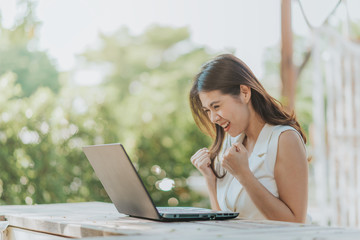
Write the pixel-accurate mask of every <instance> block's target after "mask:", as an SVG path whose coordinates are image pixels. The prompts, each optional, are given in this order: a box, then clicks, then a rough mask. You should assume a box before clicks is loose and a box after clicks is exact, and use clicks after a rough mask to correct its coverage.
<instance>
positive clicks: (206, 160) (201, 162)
mask: <svg viewBox="0 0 360 240" xmlns="http://www.w3.org/2000/svg"><path fill="white" fill-rule="evenodd" d="M210 164H211V160H210V157H209V156H207V157H205V158H202V159H201V160H199V165H200V166H202V165H206V166H207V167H209V166H210Z"/></svg>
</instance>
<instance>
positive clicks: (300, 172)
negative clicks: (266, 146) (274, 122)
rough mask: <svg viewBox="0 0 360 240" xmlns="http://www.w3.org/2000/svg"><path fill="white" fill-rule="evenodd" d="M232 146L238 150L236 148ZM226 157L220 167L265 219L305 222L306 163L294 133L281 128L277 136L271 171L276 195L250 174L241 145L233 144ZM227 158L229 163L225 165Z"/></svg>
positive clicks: (298, 139) (297, 137) (303, 152)
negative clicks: (275, 185)
mask: <svg viewBox="0 0 360 240" xmlns="http://www.w3.org/2000/svg"><path fill="white" fill-rule="evenodd" d="M236 148H237V149H238V150H239V152H237V151H236ZM236 156H237V157H236ZM239 156H240V157H239ZM226 158H227V161H226V163H225V165H226V166H224V167H225V168H227V169H228V171H230V173H232V174H233V176H234V177H236V178H237V180H238V181H239V182H240V183H241V184H242V185H243V186H244V188H245V190H246V191H247V193H248V194H249V196H250V198H251V200H252V201H253V202H254V204H255V205H256V207H257V208H258V209H259V211H260V212H261V213H262V214H263V215H264V216H265V217H266V218H268V219H271V220H279V221H290V222H305V220H306V210H307V191H308V182H307V179H308V166H307V160H306V153H305V149H304V147H303V144H302V141H301V139H300V137H299V136H298V134H297V133H296V132H294V131H285V132H284V133H282V134H281V135H280V137H279V144H278V153H277V159H276V164H275V170H274V171H275V172H274V175H275V181H276V184H277V187H278V191H279V198H276V197H275V196H274V195H272V194H271V193H270V192H269V191H268V190H267V189H266V188H265V187H264V186H263V185H262V184H261V183H260V182H259V181H258V180H257V179H256V178H255V177H254V175H253V174H252V172H251V171H250V169H249V167H248V160H247V151H246V149H245V147H244V146H243V145H242V144H238V145H236V147H235V146H234V148H232V149H231V150H230V151H229V153H228V155H227V156H226ZM224 159H225V158H224ZM230 161H231V163H232V164H229V163H230ZM234 163H235V164H234ZM223 164H224V162H223ZM229 169H231V170H229Z"/></svg>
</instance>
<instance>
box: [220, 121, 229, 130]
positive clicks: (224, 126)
mask: <svg viewBox="0 0 360 240" xmlns="http://www.w3.org/2000/svg"><path fill="white" fill-rule="evenodd" d="M221 127H222V128H224V131H225V132H227V131H229V128H230V122H227V123H225V124H223V125H221Z"/></svg>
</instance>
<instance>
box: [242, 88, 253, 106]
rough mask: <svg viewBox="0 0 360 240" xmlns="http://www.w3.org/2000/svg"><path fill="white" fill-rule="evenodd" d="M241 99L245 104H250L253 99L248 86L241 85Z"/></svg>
mask: <svg viewBox="0 0 360 240" xmlns="http://www.w3.org/2000/svg"><path fill="white" fill-rule="evenodd" d="M240 98H241V100H243V102H245V103H248V102H249V101H250V99H251V88H250V87H248V86H246V85H240Z"/></svg>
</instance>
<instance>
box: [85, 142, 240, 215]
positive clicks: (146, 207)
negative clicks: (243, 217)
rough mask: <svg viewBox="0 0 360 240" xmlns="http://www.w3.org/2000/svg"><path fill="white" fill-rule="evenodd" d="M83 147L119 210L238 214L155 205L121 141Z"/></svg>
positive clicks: (133, 212) (152, 213)
mask: <svg viewBox="0 0 360 240" xmlns="http://www.w3.org/2000/svg"><path fill="white" fill-rule="evenodd" d="M83 151H84V153H85V155H86V157H87V158H88V160H89V162H90V164H91V165H92V167H93V169H94V171H95V173H96V175H97V177H98V178H99V179H100V181H101V183H102V185H103V186H104V188H105V191H106V192H107V194H108V195H109V197H110V199H111V201H112V202H113V203H114V205H115V207H116V209H117V210H118V211H119V212H120V213H124V214H127V215H130V216H133V217H140V218H146V219H152V220H158V221H184V220H213V219H217V220H219V219H230V218H235V217H237V216H238V215H239V213H235V212H225V211H214V210H211V209H206V208H194V207H158V208H157V207H155V205H154V202H153V200H152V199H151V197H150V195H149V193H148V192H147V190H146V189H145V186H144V184H143V182H142V180H141V178H140V176H139V175H138V173H137V171H136V169H135V167H134V165H133V164H132V163H131V161H130V158H129V156H128V155H127V153H126V151H125V149H124V147H123V146H122V145H121V144H120V143H114V144H104V145H93V146H86V147H83Z"/></svg>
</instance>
